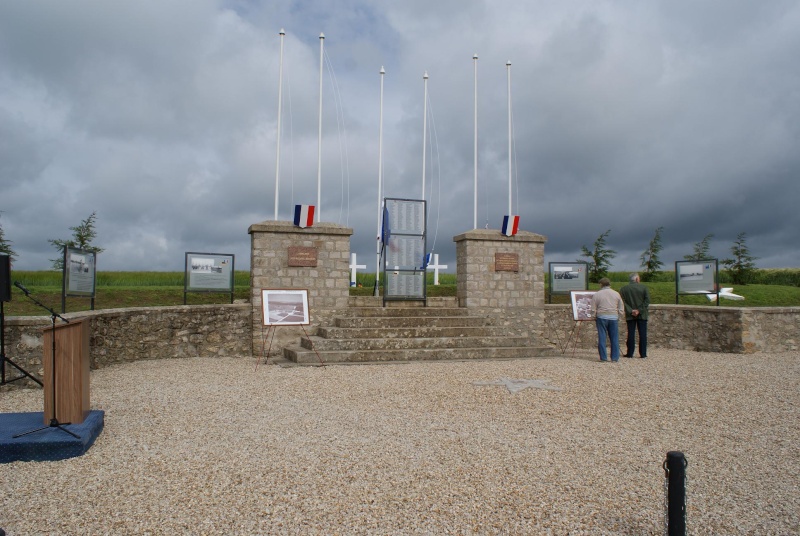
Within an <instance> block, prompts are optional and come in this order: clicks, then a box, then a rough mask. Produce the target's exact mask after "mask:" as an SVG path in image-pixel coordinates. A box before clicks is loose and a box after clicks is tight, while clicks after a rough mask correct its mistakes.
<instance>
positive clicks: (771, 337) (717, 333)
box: [537, 305, 800, 354]
mask: <svg viewBox="0 0 800 536" xmlns="http://www.w3.org/2000/svg"><path fill="white" fill-rule="evenodd" d="M537 335H538V336H539V337H541V340H543V341H546V342H547V343H548V344H551V345H553V346H556V347H558V348H562V347H564V346H566V345H567V341H568V340H569V341H570V343H569V348H572V347H573V344H575V341H577V345H578V348H584V349H586V348H595V346H596V345H597V330H596V329H595V325H594V322H581V325H580V327H578V328H576V323H575V321H574V320H573V319H572V310H571V306H570V305H546V306H545V321H544V323H543V324H542V331H541V332H539V333H537ZM626 337H627V329H626V327H625V322H624V321H623V320H620V344H621V347H620V348H621V349H622V351H623V353H624V351H625V339H626ZM647 338H648V347H649V348H652V349H655V350H656V351H657V349H658V348H672V349H677V350H695V351H698V352H723V353H733V354H740V353H757V352H784V351H791V350H798V349H800V307H769V308H767V307H764V308H757V309H751V308H738V307H717V306H708V307H698V306H688V305H652V306H651V307H650V318H649V320H648V323H647ZM649 353H651V352H650V351H649V350H648V354H649Z"/></svg>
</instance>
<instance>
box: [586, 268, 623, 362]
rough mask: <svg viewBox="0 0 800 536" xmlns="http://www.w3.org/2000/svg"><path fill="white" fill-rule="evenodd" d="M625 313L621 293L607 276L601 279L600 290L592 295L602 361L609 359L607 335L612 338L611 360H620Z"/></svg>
mask: <svg viewBox="0 0 800 536" xmlns="http://www.w3.org/2000/svg"><path fill="white" fill-rule="evenodd" d="M624 314H625V305H624V304H623V303H622V298H621V297H620V295H619V293H618V292H617V291H616V290H614V289H613V288H611V281H609V280H608V278H607V277H604V278H602V279H601V280H600V290H598V291H597V292H595V293H594V294H593V295H592V316H594V318H595V324H596V325H597V351H598V352H599V353H600V361H603V362H605V361H607V357H606V336H608V338H609V339H611V361H612V362H613V363H616V362H618V361H619V317H620V316H622V315H624Z"/></svg>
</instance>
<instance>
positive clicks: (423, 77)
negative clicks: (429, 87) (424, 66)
mask: <svg viewBox="0 0 800 536" xmlns="http://www.w3.org/2000/svg"><path fill="white" fill-rule="evenodd" d="M422 79H423V80H427V79H428V71H425V74H423V75H422Z"/></svg>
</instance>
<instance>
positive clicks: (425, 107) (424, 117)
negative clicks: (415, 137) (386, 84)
mask: <svg viewBox="0 0 800 536" xmlns="http://www.w3.org/2000/svg"><path fill="white" fill-rule="evenodd" d="M422 80H423V82H422V83H423V85H424V86H425V92H424V97H423V104H422V197H420V199H422V200H423V201H424V200H425V144H426V142H427V140H428V71H425V74H423V75H422Z"/></svg>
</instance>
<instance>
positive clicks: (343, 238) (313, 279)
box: [247, 221, 353, 355]
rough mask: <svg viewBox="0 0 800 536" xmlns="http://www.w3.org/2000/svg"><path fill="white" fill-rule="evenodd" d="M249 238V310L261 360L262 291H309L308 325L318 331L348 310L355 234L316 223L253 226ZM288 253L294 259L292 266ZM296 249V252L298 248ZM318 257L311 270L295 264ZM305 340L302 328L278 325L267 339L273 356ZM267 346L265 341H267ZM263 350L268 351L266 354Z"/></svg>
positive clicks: (255, 350)
mask: <svg viewBox="0 0 800 536" xmlns="http://www.w3.org/2000/svg"><path fill="white" fill-rule="evenodd" d="M247 232H248V233H249V234H250V237H251V240H250V244H251V245H250V289H251V296H250V302H251V303H252V307H253V355H261V353H262V347H263V344H264V338H263V337H264V329H265V328H264V326H263V319H262V310H261V289H307V290H308V308H309V320H310V322H311V325H310V326H305V329H306V331H308V333H309V334H312V333H314V332H315V331H316V327H315V326H318V325H319V324H320V323H323V322H324V321H325V320H326V319H328V318H330V317H332V315H333V312H334V311H335V310H337V309H339V310H342V309H345V308H346V307H347V302H348V297H349V295H350V269H349V262H350V235H352V234H353V230H352V229H350V228H348V227H344V226H341V225H337V224H335V223H324V222H322V223H315V224H314V225H313V226H312V227H306V228H301V227H297V226H296V225H294V224H293V223H292V222H289V221H264V222H261V223H255V224H253V225H251V226H250V229H248V231H247ZM290 248H292V253H293V255H294V257H295V258H293V259H292V260H293V262H292V263H290V262H289V261H290V259H289V254H290ZM297 248H300V249H297ZM314 255H316V261H315V262H305V263H303V262H301V263H300V264H314V265H313V266H289V264H298V262H296V261H297V257H303V258H310V257H313V256H314ZM301 335H303V329H302V328H301V327H299V326H298V327H294V326H282V327H279V328H277V329H276V332H275V335H274V338H273V337H272V336H271V337H270V338H271V340H272V348H271V353H275V352H276V351H277V350H278V349H280V348H283V346H285V345H286V344H295V343H296V342H297V339H298V337H299V336H301ZM267 344H269V341H267ZM265 350H266V349H265Z"/></svg>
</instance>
